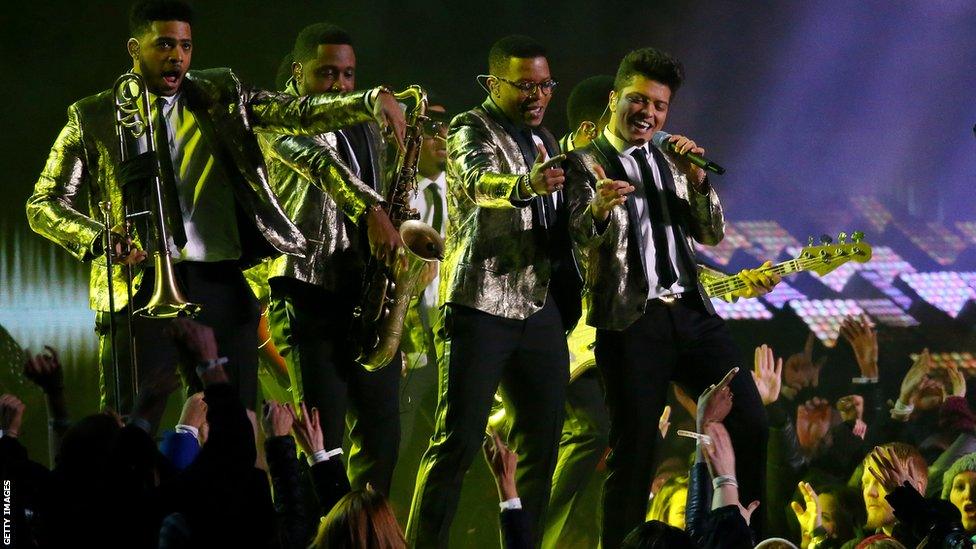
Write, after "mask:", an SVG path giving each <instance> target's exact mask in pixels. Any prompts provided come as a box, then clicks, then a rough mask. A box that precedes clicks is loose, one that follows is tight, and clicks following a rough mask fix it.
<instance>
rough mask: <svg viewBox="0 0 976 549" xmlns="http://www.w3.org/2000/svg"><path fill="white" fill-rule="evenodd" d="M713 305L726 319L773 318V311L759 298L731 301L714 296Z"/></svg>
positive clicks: (719, 314)
mask: <svg viewBox="0 0 976 549" xmlns="http://www.w3.org/2000/svg"><path fill="white" fill-rule="evenodd" d="M712 305H714V306H715V312H716V313H717V314H718V316H720V317H722V318H724V319H726V320H771V319H772V318H773V313H771V312H770V311H769V309H767V308H766V306H765V305H763V303H762V301H760V300H758V299H740V300H738V301H736V302H735V303H729V302H728V301H725V300H723V299H719V298H717V297H716V298H712Z"/></svg>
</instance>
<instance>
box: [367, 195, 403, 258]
mask: <svg viewBox="0 0 976 549" xmlns="http://www.w3.org/2000/svg"><path fill="white" fill-rule="evenodd" d="M366 236H367V238H368V239H369V249H370V251H371V252H372V253H373V256H374V257H375V258H376V259H379V260H380V261H382V262H383V263H384V264H386V266H387V267H392V266H393V263H394V262H395V261H396V258H397V250H399V249H400V247H401V246H403V239H401V238H400V231H398V230H396V227H394V226H393V222H392V221H390V216H389V215H388V214H387V213H386V210H384V209H383V207H382V206H379V205H376V206H374V207H372V208H370V209H369V210H367V211H366Z"/></svg>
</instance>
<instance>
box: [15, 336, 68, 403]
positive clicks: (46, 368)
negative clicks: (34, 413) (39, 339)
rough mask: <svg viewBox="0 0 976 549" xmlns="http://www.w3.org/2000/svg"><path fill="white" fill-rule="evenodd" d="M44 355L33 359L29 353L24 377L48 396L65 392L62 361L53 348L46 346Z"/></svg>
mask: <svg viewBox="0 0 976 549" xmlns="http://www.w3.org/2000/svg"><path fill="white" fill-rule="evenodd" d="M44 350H45V352H44V353H40V354H37V355H35V356H33V357H31V356H30V352H29V351H28V353H27V363H26V364H25V365H24V377H26V378H27V379H29V380H31V381H32V382H34V384H35V385H37V386H38V387H40V388H41V390H42V391H44V392H45V393H47V394H52V393H58V392H63V391H64V378H63V375H62V368H61V361H60V360H59V359H58V353H57V351H55V350H54V348H53V347H49V346H47V345H45V346H44Z"/></svg>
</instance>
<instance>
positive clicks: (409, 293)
mask: <svg viewBox="0 0 976 549" xmlns="http://www.w3.org/2000/svg"><path fill="white" fill-rule="evenodd" d="M394 97H395V98H396V99H397V100H399V101H404V100H412V101H413V103H414V107H413V108H412V109H411V110H410V114H409V116H408V118H407V129H406V134H405V136H404V146H403V150H402V151H401V152H400V153H399V154H398V156H397V161H396V172H395V173H394V177H393V180H392V181H391V182H390V190H389V193H388V194H387V196H386V207H387V214H388V215H389V216H390V221H392V222H393V226H394V227H396V228H397V229H398V230H399V232H400V238H401V239H403V246H401V247H400V248H399V250H398V252H397V257H396V260H395V261H394V263H393V267H387V266H386V265H385V264H384V263H383V262H382V261H379V260H377V259H376V258H375V257H373V258H370V260H369V262H368V263H367V265H366V273H365V276H364V282H363V291H362V295H361V297H360V300H359V305H358V306H357V307H356V309H355V310H354V311H353V345H354V352H355V353H356V354H357V355H358V356H357V358H356V362H357V363H359V364H360V365H361V366H362V367H363V368H365V369H366V370H368V371H371V372H372V371H375V370H379V369H380V368H383V367H384V366H386V365H387V364H389V363H390V361H391V360H393V357H395V356H396V353H397V352H398V350H399V348H400V338H401V337H402V335H403V321H404V319H405V318H406V316H407V310H408V309H409V307H410V300H411V299H412V298H414V297H415V296H417V295H419V294H420V293H421V292H422V291H423V290H424V288H425V287H426V283H424V281H423V278H424V277H423V275H424V273H425V272H426V271H427V270H428V269H430V268H433V267H432V265H431V264H433V263H435V262H437V261H440V260H441V259H442V258H443V255H444V239H443V238H441V235H440V233H438V232H437V231H436V230H435V229H434V228H433V227H431V226H430V225H428V224H426V223H423V222H421V221H419V218H420V215H419V214H418V213H417V210H415V209H414V208H411V207H410V197H411V196H412V195H413V194H415V193H416V192H417V161H418V160H419V158H420V147H421V145H422V144H423V133H422V128H423V123H424V122H425V121H426V120H427V115H426V113H427V93H426V92H425V91H424V90H423V89H422V88H421V87H420V86H416V85H414V86H410V87H409V88H407V89H406V90H404V91H402V92H400V93H397V94H394Z"/></svg>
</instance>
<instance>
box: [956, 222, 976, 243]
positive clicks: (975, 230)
mask: <svg viewBox="0 0 976 549" xmlns="http://www.w3.org/2000/svg"><path fill="white" fill-rule="evenodd" d="M956 228H957V229H959V232H960V233H962V235H963V237H965V239H966V240H968V241H969V243H970V244H976V221H956Z"/></svg>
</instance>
